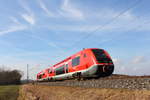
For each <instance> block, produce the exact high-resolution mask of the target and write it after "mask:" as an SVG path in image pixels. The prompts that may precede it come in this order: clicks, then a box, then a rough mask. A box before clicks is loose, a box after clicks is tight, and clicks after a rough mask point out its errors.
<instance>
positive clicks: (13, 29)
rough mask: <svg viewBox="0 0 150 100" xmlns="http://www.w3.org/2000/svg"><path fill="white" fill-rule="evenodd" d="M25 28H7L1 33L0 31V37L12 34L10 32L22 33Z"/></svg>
mask: <svg viewBox="0 0 150 100" xmlns="http://www.w3.org/2000/svg"><path fill="white" fill-rule="evenodd" d="M26 28H27V27H26V26H20V25H19V26H18V25H17V26H9V27H8V28H7V29H4V30H2V31H0V36H2V35H5V34H8V33H12V32H16V31H22V30H25V29H26Z"/></svg>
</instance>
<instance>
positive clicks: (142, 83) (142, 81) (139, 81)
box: [36, 75, 150, 90]
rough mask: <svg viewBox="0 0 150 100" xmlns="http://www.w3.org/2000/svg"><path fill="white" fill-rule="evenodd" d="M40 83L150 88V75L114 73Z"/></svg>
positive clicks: (92, 86) (49, 84)
mask: <svg viewBox="0 0 150 100" xmlns="http://www.w3.org/2000/svg"><path fill="white" fill-rule="evenodd" d="M36 84H38V85H48V86H75V87H84V88H117V89H118V88H120V89H121V88H124V89H145V90H150V77H149V76H123V75H122V76H120V75H112V76H109V77H104V78H99V79H90V80H81V81H77V80H66V81H56V82H41V83H36Z"/></svg>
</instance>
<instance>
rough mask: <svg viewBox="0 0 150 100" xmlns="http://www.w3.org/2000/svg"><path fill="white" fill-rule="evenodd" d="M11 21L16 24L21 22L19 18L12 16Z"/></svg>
mask: <svg viewBox="0 0 150 100" xmlns="http://www.w3.org/2000/svg"><path fill="white" fill-rule="evenodd" d="M10 19H11V21H12V22H13V23H15V24H20V22H19V21H18V19H17V18H16V17H12V16H11V17H10Z"/></svg>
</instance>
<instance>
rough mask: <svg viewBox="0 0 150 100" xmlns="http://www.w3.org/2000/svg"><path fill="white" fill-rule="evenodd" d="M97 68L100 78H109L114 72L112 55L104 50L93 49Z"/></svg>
mask: <svg viewBox="0 0 150 100" xmlns="http://www.w3.org/2000/svg"><path fill="white" fill-rule="evenodd" d="M91 51H92V53H93V54H94V58H95V61H96V62H95V63H96V66H97V71H96V73H95V74H96V75H97V76H98V77H103V76H109V75H111V74H112V73H113V71H114V64H113V61H112V59H111V57H110V55H109V54H108V53H107V52H106V51H105V50H103V49H92V50H91Z"/></svg>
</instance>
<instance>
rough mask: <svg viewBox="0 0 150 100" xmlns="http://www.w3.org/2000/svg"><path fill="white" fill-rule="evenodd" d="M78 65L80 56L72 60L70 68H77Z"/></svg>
mask: <svg viewBox="0 0 150 100" xmlns="http://www.w3.org/2000/svg"><path fill="white" fill-rule="evenodd" d="M79 64H80V56H78V57H76V58H74V59H72V66H77V65H79Z"/></svg>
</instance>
